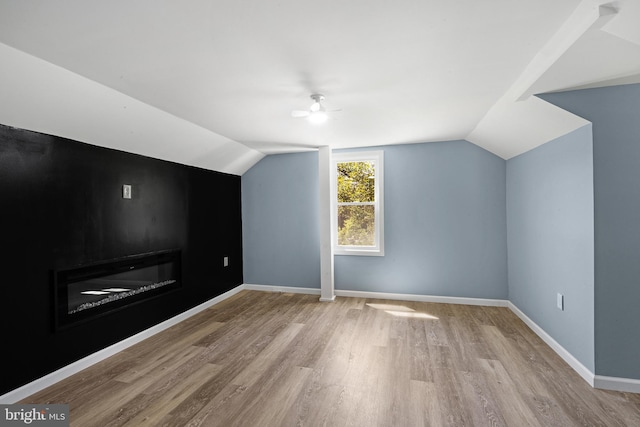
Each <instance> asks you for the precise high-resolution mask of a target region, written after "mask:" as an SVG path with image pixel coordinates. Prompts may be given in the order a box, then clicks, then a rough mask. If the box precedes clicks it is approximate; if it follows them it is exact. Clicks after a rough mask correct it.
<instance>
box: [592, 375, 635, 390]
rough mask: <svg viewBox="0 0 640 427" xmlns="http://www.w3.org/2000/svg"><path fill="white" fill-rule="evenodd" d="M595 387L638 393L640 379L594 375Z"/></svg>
mask: <svg viewBox="0 0 640 427" xmlns="http://www.w3.org/2000/svg"><path fill="white" fill-rule="evenodd" d="M595 387H596V388H601V389H604V390H614V391H626V392H628V393H640V380H634V379H631V378H620V377H605V376H604V375H596V377H595Z"/></svg>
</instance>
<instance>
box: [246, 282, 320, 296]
mask: <svg viewBox="0 0 640 427" xmlns="http://www.w3.org/2000/svg"><path fill="white" fill-rule="evenodd" d="M243 286H244V289H246V290H248V291H261V292H283V293H293V294H309V295H320V289H318V288H296V287H293V286H273V285H253V284H249V283H245V284H244V285H243Z"/></svg>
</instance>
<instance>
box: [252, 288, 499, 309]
mask: <svg viewBox="0 0 640 427" xmlns="http://www.w3.org/2000/svg"><path fill="white" fill-rule="evenodd" d="M244 286H245V289H247V290H251V291H263V292H291V293H296V294H309V295H320V289H316V288H299V287H289V286H272V285H250V284H245V285H244ZM335 294H336V296H339V297H349V298H374V299H390V300H400V301H418V302H439V303H444V304H467V305H484V306H491V307H507V304H508V303H509V301H507V300H501V299H485V298H460V297H442V296H435V295H413V294H391V293H386V292H364V291H348V290H340V289H336V291H335Z"/></svg>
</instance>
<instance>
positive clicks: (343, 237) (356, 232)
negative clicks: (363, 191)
mask: <svg viewBox="0 0 640 427" xmlns="http://www.w3.org/2000/svg"><path fill="white" fill-rule="evenodd" d="M375 244H376V243H375V206H372V205H364V206H338V245H340V246H375Z"/></svg>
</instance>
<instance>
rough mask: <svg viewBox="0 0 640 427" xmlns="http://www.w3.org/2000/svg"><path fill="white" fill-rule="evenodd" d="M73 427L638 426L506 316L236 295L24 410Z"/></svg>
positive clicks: (631, 406) (630, 408)
mask: <svg viewBox="0 0 640 427" xmlns="http://www.w3.org/2000/svg"><path fill="white" fill-rule="evenodd" d="M23 402H24V403H68V404H69V405H70V418H71V425H73V426H82V427H85V426H101V427H103V426H121V425H127V426H144V425H150V426H165V425H166V426H200V425H203V426H367V427H369V426H423V425H425V426H427V425H429V426H456V427H458V426H485V425H487V426H516V427H520V426H529V425H530V426H563V427H565V426H574V425H576V426H577V425H583V426H607V427H610V426H640V395H638V394H630V393H619V392H611V391H603V390H594V389H592V388H591V387H590V386H589V385H588V384H587V383H586V382H585V381H583V380H582V379H581V378H580V377H579V376H578V375H577V374H576V373H575V372H574V371H573V370H572V369H571V368H569V366H567V365H566V364H565V363H564V362H563V361H562V360H561V359H560V357H558V356H557V355H556V354H555V353H554V352H553V351H552V350H551V349H550V348H549V347H548V346H547V345H546V344H544V343H543V342H542V341H541V340H540V339H539V338H538V337H537V336H536V335H535V334H534V333H533V332H532V331H531V330H530V329H529V328H527V326H526V325H524V323H522V322H521V321H520V320H519V319H518V318H517V317H516V316H515V315H514V314H513V313H511V311H509V309H507V308H498V307H477V306H467V305H448V304H435V303H418V302H402V301H389V300H373V299H363V298H337V299H336V301H335V302H334V303H321V302H318V297H317V296H312V295H300V294H283V293H265V292H257V291H242V292H240V293H239V294H237V295H235V296H233V297H232V298H230V299H228V300H226V301H223V302H222V303H220V304H218V305H215V306H213V307H211V308H209V309H207V310H205V311H203V312H201V313H199V314H198V315H196V316H193V317H191V318H189V319H187V320H186V321H184V322H182V323H180V324H178V325H176V326H174V327H172V328H170V329H168V330H166V331H164V332H161V333H159V334H157V335H154V336H153V337H151V338H149V339H147V340H145V341H144V342H141V343H139V344H137V345H135V346H133V347H130V348H128V349H127V350H125V351H123V352H121V353H119V354H117V355H115V356H113V357H111V358H109V359H106V360H104V361H103V362H101V363H99V364H96V365H94V366H92V367H90V368H88V369H86V370H84V371H82V372H80V373H78V374H76V375H74V376H72V377H70V378H68V379H66V380H64V381H61V382H60V383H58V384H55V385H53V386H51V387H49V388H48V389H46V390H43V391H41V392H39V393H37V394H35V395H33V396H30V397H29V398H27V399H25V400H24V401H23Z"/></svg>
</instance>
